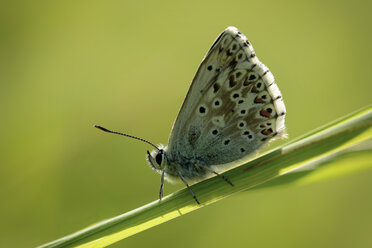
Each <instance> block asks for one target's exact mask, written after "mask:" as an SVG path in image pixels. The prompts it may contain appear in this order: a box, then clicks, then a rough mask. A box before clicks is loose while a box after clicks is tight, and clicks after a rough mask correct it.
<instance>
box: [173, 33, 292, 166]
mask: <svg viewBox="0 0 372 248" xmlns="http://www.w3.org/2000/svg"><path fill="white" fill-rule="evenodd" d="M284 116H285V106H284V103H283V101H282V97H281V93H280V91H279V89H278V87H277V85H276V84H275V83H274V77H273V76H272V74H271V72H270V71H269V70H268V68H267V67H266V66H265V65H263V64H262V63H261V62H260V61H259V60H258V58H257V57H256V55H255V52H254V50H253V48H252V46H251V44H250V43H249V41H248V40H247V39H246V37H245V36H244V35H243V34H241V33H240V32H239V31H238V30H237V29H236V28H234V27H229V28H227V29H226V30H225V31H224V32H223V33H222V34H221V35H220V36H219V37H218V38H217V40H216V41H215V43H214V44H213V45H212V48H211V49H210V50H209V51H208V53H207V55H206V56H205V58H204V60H203V61H202V63H201V65H200V66H199V68H198V71H197V73H196V75H195V77H194V80H193V82H192V84H191V87H190V89H189V92H188V93H187V96H186V99H185V101H184V103H183V105H182V107H181V110H180V112H179V115H178V117H177V119H176V121H175V123H174V126H173V129H172V133H171V136H170V139H169V144H168V153H169V157H170V160H179V157H181V158H182V160H183V159H186V160H187V159H192V160H193V161H197V162H198V163H199V164H202V165H206V166H211V165H220V164H226V163H230V162H233V161H237V160H239V159H242V158H244V157H246V156H247V155H249V154H252V152H253V151H255V150H257V149H258V148H259V147H261V146H262V145H263V144H265V143H267V141H269V140H270V139H272V138H273V137H275V136H276V135H278V134H281V133H283V131H284ZM215 168H217V169H218V167H215Z"/></svg>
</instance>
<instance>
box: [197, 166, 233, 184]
mask: <svg viewBox="0 0 372 248" xmlns="http://www.w3.org/2000/svg"><path fill="white" fill-rule="evenodd" d="M196 166H199V167H202V168H203V169H205V170H207V171H209V172H212V173H213V174H215V175H217V176H219V177H220V178H222V179H223V180H224V181H225V182H227V183H228V184H230V185H231V186H234V184H232V182H231V181H230V180H229V179H228V178H227V177H225V176H224V175H221V174H219V173H217V172H215V171H214V170H212V169H211V168H209V167H208V166H205V165H200V164H197V165H196Z"/></svg>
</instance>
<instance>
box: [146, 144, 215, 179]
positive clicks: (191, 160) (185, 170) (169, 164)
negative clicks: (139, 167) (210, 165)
mask: <svg viewBox="0 0 372 248" xmlns="http://www.w3.org/2000/svg"><path fill="white" fill-rule="evenodd" d="M146 160H147V162H148V164H149V165H150V167H151V168H152V169H153V170H155V171H156V172H158V173H159V174H162V173H163V171H164V174H165V179H166V180H167V181H169V182H178V181H179V179H180V176H179V174H180V173H181V175H182V176H183V177H184V178H185V179H187V180H189V181H190V182H196V181H199V180H201V179H204V178H205V177H206V176H208V175H209V174H210V173H209V172H208V171H207V170H206V169H205V166H204V165H203V163H202V161H201V160H200V159H198V158H196V157H184V156H183V155H182V154H174V153H170V152H168V147H167V146H166V147H161V148H160V149H159V150H153V151H152V152H151V153H149V154H148V155H147V157H146Z"/></svg>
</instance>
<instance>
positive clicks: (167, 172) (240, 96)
mask: <svg viewBox="0 0 372 248" xmlns="http://www.w3.org/2000/svg"><path fill="white" fill-rule="evenodd" d="M285 114H286V109H285V105H284V102H283V99H282V95H281V93H280V91H279V88H278V86H277V85H276V83H275V82H274V77H273V75H272V73H271V72H270V71H269V69H268V68H267V67H266V66H265V65H264V64H262V63H261V62H260V61H259V60H258V58H257V56H256V53H255V52H254V50H253V47H252V45H251V43H250V42H249V41H248V39H247V38H246V37H245V36H244V35H243V34H242V33H241V32H240V31H239V30H238V29H237V28H235V27H228V28H226V29H225V30H224V31H223V32H222V33H221V34H220V35H219V36H218V38H217V39H216V40H215V42H214V43H213V45H212V47H211V48H210V49H209V51H208V52H207V54H206V56H205V57H204V59H203V60H202V62H201V64H200V66H199V68H198V70H197V73H196V75H195V77H194V79H193V81H192V83H191V86H190V88H189V91H188V93H187V95H186V98H185V100H184V102H183V104H182V106H181V109H180V111H179V114H178V116H177V118H176V120H175V122H174V124H173V128H172V131H171V134H170V137H169V142H168V146H162V145H161V146H155V145H154V144H153V143H151V142H149V141H147V140H144V139H141V138H138V137H135V136H131V135H128V134H124V133H119V132H115V131H111V130H108V129H106V128H103V127H101V126H98V125H95V127H97V128H99V129H101V130H103V131H106V132H110V133H116V134H120V135H124V136H128V137H131V138H134V139H138V140H141V141H143V142H146V143H148V144H150V145H152V146H153V147H154V148H155V149H154V150H153V151H152V152H151V153H150V152H149V151H147V156H146V160H147V162H148V164H149V166H150V167H151V168H152V169H153V170H155V171H156V172H158V173H159V174H160V175H161V185H160V192H159V198H160V200H161V198H162V197H163V187H164V179H166V180H167V181H169V182H175V181H182V182H183V183H184V184H185V185H186V187H187V188H188V190H189V191H190V193H191V195H192V196H193V198H194V199H195V201H196V202H197V203H198V204H200V202H199V200H198V199H197V197H196V195H195V194H194V192H193V191H192V190H191V188H190V186H189V184H190V183H195V182H198V181H201V180H204V179H206V178H208V177H211V176H213V175H216V176H219V177H221V178H222V179H223V180H225V181H226V182H227V183H228V184H230V185H231V186H233V183H232V182H230V180H229V179H228V178H226V177H225V176H223V175H221V174H220V172H222V171H224V170H226V169H228V168H231V167H233V166H234V165H236V164H237V163H238V162H240V161H243V160H246V159H247V158H248V157H249V156H252V154H255V152H256V151H257V150H258V149H259V148H261V147H262V146H264V145H265V144H268V143H269V141H271V140H273V139H274V138H276V137H283V136H284V134H285V124H284V119H285Z"/></svg>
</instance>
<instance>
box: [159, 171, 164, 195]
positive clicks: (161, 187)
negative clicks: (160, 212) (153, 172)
mask: <svg viewBox="0 0 372 248" xmlns="http://www.w3.org/2000/svg"><path fill="white" fill-rule="evenodd" d="M164 173H165V171H164V170H163V171H162V173H161V177H160V192H159V200H161V198H163V189H164Z"/></svg>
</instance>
